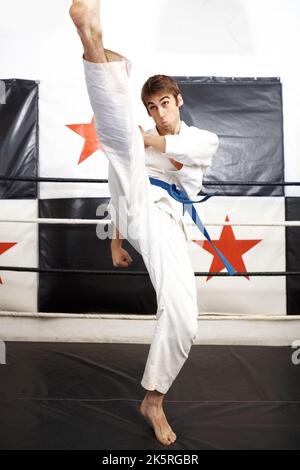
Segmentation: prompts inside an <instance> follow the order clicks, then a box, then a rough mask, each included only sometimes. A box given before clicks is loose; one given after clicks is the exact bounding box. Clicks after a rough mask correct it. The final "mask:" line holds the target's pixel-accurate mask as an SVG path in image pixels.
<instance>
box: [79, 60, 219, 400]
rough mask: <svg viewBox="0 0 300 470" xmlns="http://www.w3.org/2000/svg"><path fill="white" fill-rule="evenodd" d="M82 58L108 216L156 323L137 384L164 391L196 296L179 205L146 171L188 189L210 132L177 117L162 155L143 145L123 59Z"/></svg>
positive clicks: (211, 148) (208, 147)
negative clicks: (151, 302) (135, 262)
mask: <svg viewBox="0 0 300 470" xmlns="http://www.w3.org/2000/svg"><path fill="white" fill-rule="evenodd" d="M83 62H84V69H85V77H86V84H87V89H88V93H89V98H90V102H91V105H92V108H93V111H94V114H95V126H96V131H97V134H98V136H99V139H100V142H101V145H102V147H103V149H104V152H105V154H106V156H107V157H108V159H109V162H110V165H109V188H110V193H111V209H112V207H113V208H114V209H115V210H116V213H115V212H114V210H111V216H112V219H113V221H114V224H115V225H116V226H117V227H118V228H119V230H120V232H121V233H122V235H123V236H124V237H125V238H127V239H128V241H129V242H130V243H131V244H132V246H133V247H134V248H135V249H136V250H137V251H138V252H139V253H140V254H141V255H142V257H143V260H144V263H145V265H146V268H147V270H148V272H149V276H150V279H151V282H152V284H153V286H154V289H155V291H156V297H157V306H158V309H157V315H156V318H157V323H156V328H155V333H154V337H153V340H152V343H151V347H150V351H149V355H148V359H147V362H146V366H145V370H144V375H143V378H142V382H141V383H142V386H143V387H144V388H145V389H147V390H157V391H159V392H161V393H167V391H168V390H169V388H170V386H171V385H172V383H173V381H174V379H175V378H176V376H177V375H178V373H179V371H180V369H181V367H182V366H183V364H184V362H185V361H186V359H187V357H188V354H189V351H190V348H191V346H192V344H193V342H194V340H195V338H196V335H197V317H198V310H197V295H196V284H195V277H194V272H193V268H192V265H191V261H190V258H189V254H188V251H187V244H186V236H185V233H184V230H183V225H182V222H181V215H182V205H181V204H180V203H178V202H176V201H175V200H174V199H173V198H171V197H170V196H169V195H168V193H167V192H166V191H165V190H163V189H161V188H157V187H154V186H153V185H151V183H150V181H149V176H153V177H157V178H159V179H162V180H164V181H167V182H169V183H177V185H178V186H181V187H182V188H183V189H184V190H185V191H186V192H187V194H188V195H189V196H190V197H193V196H195V195H196V194H197V193H198V191H199V190H200V188H201V185H202V176H203V172H204V171H205V169H206V168H207V167H208V166H209V165H210V164H211V158H212V156H213V154H214V153H215V151H216V149H217V146H218V138H217V136H216V135H215V134H213V133H211V132H208V131H202V130H199V129H197V128H194V127H191V128H189V127H188V126H186V125H185V124H184V123H182V127H181V130H180V134H179V135H168V136H166V154H164V155H163V154H160V153H159V152H157V151H156V150H154V149H153V148H147V149H146V151H145V148H144V141H143V138H142V135H141V132H140V130H139V128H138V125H137V123H136V122H135V120H134V118H133V115H132V108H131V99H130V94H129V89H128V73H129V72H128V70H129V63H128V62H127V61H125V60H124V61H122V62H109V63H104V64H95V63H91V62H88V61H86V60H84V61H83ZM151 132H156V131H155V130H152V131H151ZM167 155H168V156H170V157H171V158H174V159H175V160H177V161H179V162H181V163H183V164H184V167H183V169H182V170H179V171H177V170H176V169H175V167H174V166H173V165H172V164H171V162H170V161H169V160H168V158H167ZM162 162H163V163H162ZM146 164H147V167H146Z"/></svg>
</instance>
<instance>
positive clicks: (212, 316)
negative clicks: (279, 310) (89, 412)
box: [0, 310, 300, 321]
mask: <svg viewBox="0 0 300 470" xmlns="http://www.w3.org/2000/svg"><path fill="white" fill-rule="evenodd" d="M0 317H23V318H49V319H50V318H85V319H87V318H88V319H103V320H156V315H139V314H135V315H134V314H128V313H127V314H124V313H120V314H119V313H113V314H108V313H53V312H49V313H47V312H15V311H4V310H0ZM220 319H222V320H272V321H274V320H277V321H282V320H283V321H291V320H297V321H299V320H300V317H299V315H272V314H269V315H259V314H257V315H255V314H249V315H248V314H246V313H244V314H243V313H240V314H239V313H216V312H212V313H199V314H198V320H220Z"/></svg>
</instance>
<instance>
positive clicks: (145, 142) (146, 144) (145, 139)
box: [139, 126, 150, 147]
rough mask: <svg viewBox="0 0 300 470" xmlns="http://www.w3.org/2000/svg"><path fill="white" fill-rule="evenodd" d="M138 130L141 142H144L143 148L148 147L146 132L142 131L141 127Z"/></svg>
mask: <svg viewBox="0 0 300 470" xmlns="http://www.w3.org/2000/svg"><path fill="white" fill-rule="evenodd" d="M139 128H140V131H141V134H142V137H143V140H144V145H145V147H150V145H149V143H147V135H148V134H147V132H145V131H144V129H143V128H142V126H139Z"/></svg>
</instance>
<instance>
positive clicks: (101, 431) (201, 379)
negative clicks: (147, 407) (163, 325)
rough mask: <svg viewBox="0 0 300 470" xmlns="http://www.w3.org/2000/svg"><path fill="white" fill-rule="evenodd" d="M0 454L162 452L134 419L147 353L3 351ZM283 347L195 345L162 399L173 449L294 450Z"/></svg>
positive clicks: (293, 379) (49, 347)
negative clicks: (172, 434) (7, 451)
mask: <svg viewBox="0 0 300 470" xmlns="http://www.w3.org/2000/svg"><path fill="white" fill-rule="evenodd" d="M6 349H7V351H6V364H3V365H0V448H1V449H35V450H38V449H53V450H54V449H97V450H100V449H101V450H107V449H111V450H116V449H119V450H122V449H123V450H124V449H143V450H150V449H165V448H164V447H163V446H161V445H160V444H159V443H158V442H157V441H156V439H155V437H154V434H153V432H152V430H151V428H150V427H149V425H148V424H147V422H146V421H145V420H144V418H143V417H142V416H141V415H140V413H139V404H140V402H141V400H142V398H143V396H144V389H143V388H142V387H141V385H140V380H141V378H142V373H143V370H144V365H145V361H146V358H147V354H148V350H149V345H136V344H97V343H89V344H87V343H29V342H22V343H16V342H8V343H6ZM293 352H294V350H292V349H291V348H290V347H261V346H213V345H210V346H199V345H194V346H193V347H192V350H191V353H190V356H189V359H188V361H187V362H186V364H185V365H184V367H183V369H182V370H181V372H180V374H179V376H178V377H177V379H176V380H175V382H174V384H173V386H172V387H171V389H170V390H169V392H168V394H167V396H166V399H165V412H166V415H167V417H168V419H169V422H170V424H171V426H172V427H173V428H174V430H175V432H176V434H177V441H176V443H175V444H173V445H172V446H171V448H170V449H172V450H178V449H181V450H184V449H192V450H201V449H300V365H294V364H293V363H292V359H291V358H292V353H293Z"/></svg>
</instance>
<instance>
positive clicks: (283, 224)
mask: <svg viewBox="0 0 300 470" xmlns="http://www.w3.org/2000/svg"><path fill="white" fill-rule="evenodd" d="M0 223H22V224H35V223H36V224H63V225H76V224H81V225H95V224H100V225H106V224H107V225H110V224H111V223H112V221H111V219H55V218H50V219H49V218H36V219H0ZM188 225H191V226H193V224H188ZM205 225H207V226H210V227H222V226H225V225H228V226H232V227H300V221H299V220H291V221H282V222H263V223H255V222H247V223H243V222H240V223H237V222H226V221H224V222H208V223H205Z"/></svg>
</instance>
